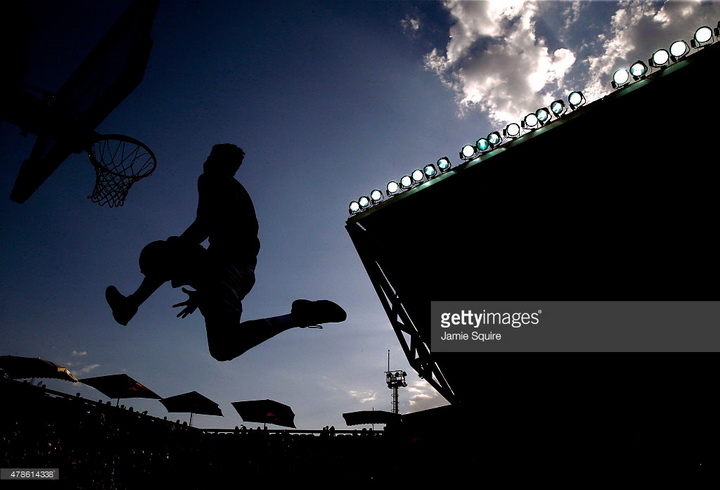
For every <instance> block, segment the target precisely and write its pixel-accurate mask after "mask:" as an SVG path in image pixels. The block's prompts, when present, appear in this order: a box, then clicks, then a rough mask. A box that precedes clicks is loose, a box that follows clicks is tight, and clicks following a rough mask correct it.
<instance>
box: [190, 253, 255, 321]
mask: <svg viewBox="0 0 720 490" xmlns="http://www.w3.org/2000/svg"><path fill="white" fill-rule="evenodd" d="M205 277H206V280H205V285H206V289H205V291H203V301H202V303H203V304H202V306H201V307H200V311H201V312H202V314H203V315H204V316H205V317H206V318H207V317H208V315H211V316H213V317H216V316H218V315H219V316H222V317H225V318H227V319H228V321H233V322H235V321H239V320H240V316H241V315H242V300H243V299H244V298H245V296H247V294H248V293H249V292H250V291H251V290H252V288H253V286H254V285H255V269H253V268H252V267H247V266H237V265H231V264H222V263H214V262H213V261H210V263H209V264H208V270H207V275H206V276H205Z"/></svg>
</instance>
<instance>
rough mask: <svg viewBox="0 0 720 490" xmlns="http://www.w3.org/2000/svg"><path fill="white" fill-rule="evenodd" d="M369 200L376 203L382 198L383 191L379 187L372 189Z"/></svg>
mask: <svg viewBox="0 0 720 490" xmlns="http://www.w3.org/2000/svg"><path fill="white" fill-rule="evenodd" d="M370 200H371V201H372V202H373V204H377V203H379V202H380V201H382V200H383V193H382V191H381V190H380V189H373V191H372V192H371V193H370Z"/></svg>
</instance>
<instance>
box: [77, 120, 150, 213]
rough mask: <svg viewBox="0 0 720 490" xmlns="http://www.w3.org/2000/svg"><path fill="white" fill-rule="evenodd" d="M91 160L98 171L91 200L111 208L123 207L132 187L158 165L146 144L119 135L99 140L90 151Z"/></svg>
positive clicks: (96, 171) (106, 136) (89, 197)
mask: <svg viewBox="0 0 720 490" xmlns="http://www.w3.org/2000/svg"><path fill="white" fill-rule="evenodd" d="M88 158H89V159H90V161H91V162H92V164H93V166H94V167H95V188H94V189H93V193H92V194H91V195H89V196H88V199H90V200H91V201H92V202H94V203H97V204H99V205H100V206H104V205H105V204H107V205H108V206H110V207H111V208H113V207H118V206H122V205H123V204H124V203H125V198H126V197H127V194H128V191H130V187H132V185H133V184H134V183H135V182H137V181H139V180H141V179H143V178H145V177H147V176H149V175H150V174H152V173H153V171H154V170H155V165H156V163H157V161H156V158H155V155H154V154H153V152H152V151H151V150H150V148H148V147H147V146H146V145H145V144H143V143H141V142H140V141H138V140H136V139H134V138H131V137H129V136H124V135H118V134H110V135H103V136H100V137H99V138H97V139H96V140H95V142H94V143H93V144H92V145H91V146H90V148H88Z"/></svg>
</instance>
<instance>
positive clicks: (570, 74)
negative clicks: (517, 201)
mask: <svg viewBox="0 0 720 490" xmlns="http://www.w3.org/2000/svg"><path fill="white" fill-rule="evenodd" d="M564 3H566V4H567V5H558V4H557V3H556V2H543V1H541V0H532V1H530V0H528V1H523V0H487V1H471V2H468V1H462V0H445V2H444V6H445V8H446V9H447V11H448V13H449V14H450V16H451V18H452V21H453V24H452V27H451V28H450V31H449V37H450V39H449V41H448V43H447V44H446V45H445V46H442V47H436V48H435V49H433V50H432V51H430V52H429V53H428V54H427V55H426V56H425V59H424V63H425V67H426V68H427V69H428V70H431V71H432V72H434V73H436V74H437V75H438V77H439V78H440V79H441V80H442V82H443V83H445V84H446V85H447V86H448V87H450V88H451V89H452V90H453V91H454V92H455V94H456V97H457V102H458V106H459V108H460V113H461V114H464V113H467V112H468V111H470V110H479V111H482V112H484V113H485V114H486V115H487V117H488V119H489V120H490V122H491V123H492V124H493V125H497V127H498V128H500V127H502V126H503V125H504V124H506V123H508V122H510V121H517V120H518V119H519V118H521V117H522V116H523V115H524V114H526V113H527V112H530V111H534V110H535V109H537V108H538V107H540V106H542V105H546V104H547V103H549V102H550V101H551V100H553V99H555V98H556V97H559V96H565V95H567V93H569V92H570V91H572V90H583V92H584V93H585V96H586V98H587V99H588V100H589V101H593V100H596V99H597V98H600V97H602V96H603V95H605V94H607V93H608V92H609V91H610V90H611V86H610V78H611V76H612V72H613V71H614V70H615V69H617V68H619V67H621V66H626V65H627V66H629V64H630V63H632V62H634V61H637V60H638V59H639V60H643V61H646V60H647V59H648V58H649V56H650V55H651V54H652V52H653V51H654V50H655V49H657V48H660V47H668V46H669V45H670V43H671V42H673V41H674V40H676V39H686V40H689V39H690V38H691V36H692V34H693V32H694V31H695V29H696V28H697V27H699V26H700V25H703V24H707V25H710V26H713V27H714V26H715V25H716V24H717V21H718V19H719V18H720V2H709V3H708V2H700V1H698V0H692V1H623V2H617V3H616V4H610V9H602V12H603V13H602V15H605V16H607V15H611V18H610V20H609V22H608V20H607V17H605V18H604V19H601V18H598V17H595V18H592V17H591V16H592V15H595V16H597V15H601V14H599V13H598V12H599V9H592V8H589V3H588V2H583V1H574V2H564ZM560 7H561V8H560ZM613 8H614V9H615V11H614V14H613V13H612V9H613ZM608 10H609V12H608ZM558 15H561V16H562V18H560V19H559V18H558ZM551 16H552V17H551ZM598 25H599V26H605V25H607V27H606V28H604V30H603V31H602V32H601V33H600V34H599V35H596V34H593V35H592V36H589V35H587V34H586V33H590V32H596V31H592V29H589V28H588V26H595V28H596V29H597V26H598ZM548 26H551V28H550V29H548ZM541 27H544V28H545V30H544V31H543V29H542V28H541ZM571 31H572V32H573V33H574V34H573V36H570V35H569V33H570V32H571ZM541 32H545V33H547V32H552V33H553V35H554V36H556V38H554V39H553V41H552V43H551V42H550V41H549V40H548V39H545V38H544V37H543V35H541ZM578 32H579V33H581V34H583V36H584V37H583V36H578V35H577V33H578ZM573 37H574V39H573ZM550 45H552V46H553V47H552V48H551V47H550ZM581 53H582V58H580V56H581Z"/></svg>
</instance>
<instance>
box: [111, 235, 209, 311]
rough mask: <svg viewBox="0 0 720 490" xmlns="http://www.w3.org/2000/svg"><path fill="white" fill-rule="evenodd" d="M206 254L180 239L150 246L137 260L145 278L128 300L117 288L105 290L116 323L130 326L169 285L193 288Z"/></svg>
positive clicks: (198, 247)
mask: <svg viewBox="0 0 720 490" xmlns="http://www.w3.org/2000/svg"><path fill="white" fill-rule="evenodd" d="M204 254H205V249H204V248H203V247H201V246H200V245H194V244H190V243H186V242H184V241H183V240H181V239H178V238H177V237H170V238H168V239H167V240H158V241H155V242H151V243H149V244H147V245H146V246H145V247H144V248H143V249H142V251H141V252H140V257H139V260H138V262H139V265H140V272H141V273H142V274H143V275H144V278H143V280H142V282H141V283H140V286H138V288H137V290H135V292H134V293H132V294H130V295H128V296H123V295H122V294H121V293H120V291H118V289H117V288H116V287H115V286H109V287H108V288H107V289H106V290H105V299H106V301H107V302H108V304H109V305H110V308H111V309H112V314H113V318H115V321H117V322H118V323H119V324H121V325H127V324H128V322H130V320H131V319H132V318H133V317H134V316H135V314H136V313H137V311H138V308H139V307H140V305H142V304H143V303H144V302H145V301H146V300H147V299H148V298H149V297H150V296H152V295H153V293H155V291H157V290H158V288H160V286H162V285H163V284H165V283H166V282H167V281H170V280H172V281H173V283H177V284H179V285H184V284H191V282H192V278H193V277H194V276H196V275H197V270H198V269H200V268H202V264H203V258H204Z"/></svg>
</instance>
